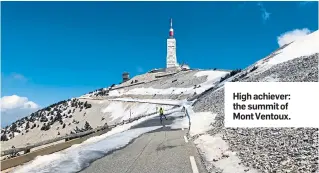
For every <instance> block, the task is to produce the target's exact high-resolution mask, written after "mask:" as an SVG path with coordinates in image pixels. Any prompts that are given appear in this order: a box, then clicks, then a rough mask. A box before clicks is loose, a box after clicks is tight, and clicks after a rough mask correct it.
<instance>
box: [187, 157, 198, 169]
mask: <svg viewBox="0 0 319 173" xmlns="http://www.w3.org/2000/svg"><path fill="white" fill-rule="evenodd" d="M189 159H190V160H191V165H192V170H193V173H198V168H197V165H196V162H195V158H194V156H189Z"/></svg>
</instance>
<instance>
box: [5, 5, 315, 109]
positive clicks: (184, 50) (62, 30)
mask: <svg viewBox="0 0 319 173" xmlns="http://www.w3.org/2000/svg"><path fill="white" fill-rule="evenodd" d="M1 13H2V18H1V20H2V23H1V29H2V33H1V34H2V35H1V36H2V56H1V61H2V62H1V63H2V70H1V72H2V73H1V77H2V86H1V89H2V93H1V95H2V96H11V95H18V96H20V97H26V98H27V99H28V100H29V101H32V102H35V103H36V104H38V105H40V106H41V107H44V106H48V105H49V104H52V103H54V102H57V101H60V100H64V99H68V98H70V97H77V96H80V95H82V94H85V93H87V92H89V91H92V90H95V89H97V88H101V87H107V86H109V85H111V84H113V83H119V82H120V81H121V74H122V72H123V71H128V72H129V73H130V74H131V76H134V75H136V74H140V73H144V72H146V71H148V70H151V69H153V68H160V67H165V62H166V61H165V58H166V39H167V37H168V30H169V18H170V17H172V18H173V27H174V31H175V38H176V41H177V59H178V62H179V63H182V62H186V63H188V64H189V65H190V66H191V67H193V68H202V69H206V68H215V67H216V68H223V69H235V68H244V67H246V66H248V65H249V64H251V63H253V62H255V61H257V60H258V59H261V58H263V57H265V56H266V55H268V54H269V53H271V52H272V51H273V50H275V49H277V48H278V47H279V45H278V40H277V37H278V36H280V35H281V34H283V33H285V32H288V31H292V30H295V29H303V28H307V29H308V30H310V31H314V30H317V29H318V2H309V3H305V2H303V3H300V2H1Z"/></svg>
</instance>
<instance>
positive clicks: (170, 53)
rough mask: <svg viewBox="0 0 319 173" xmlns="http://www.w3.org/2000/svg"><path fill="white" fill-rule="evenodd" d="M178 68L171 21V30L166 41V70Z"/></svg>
mask: <svg viewBox="0 0 319 173" xmlns="http://www.w3.org/2000/svg"><path fill="white" fill-rule="evenodd" d="M172 67H173V68H174V67H178V63H177V58H176V40H175V38H174V30H173V20H172V19H171V28H170V29H169V38H168V39H167V57H166V68H172Z"/></svg>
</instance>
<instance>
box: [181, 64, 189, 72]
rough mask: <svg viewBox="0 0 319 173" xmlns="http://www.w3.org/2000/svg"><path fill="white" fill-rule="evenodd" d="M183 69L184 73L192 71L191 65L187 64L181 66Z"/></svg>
mask: <svg viewBox="0 0 319 173" xmlns="http://www.w3.org/2000/svg"><path fill="white" fill-rule="evenodd" d="M181 69H182V70H183V71H187V70H189V69H190V67H189V65H187V64H182V65H181Z"/></svg>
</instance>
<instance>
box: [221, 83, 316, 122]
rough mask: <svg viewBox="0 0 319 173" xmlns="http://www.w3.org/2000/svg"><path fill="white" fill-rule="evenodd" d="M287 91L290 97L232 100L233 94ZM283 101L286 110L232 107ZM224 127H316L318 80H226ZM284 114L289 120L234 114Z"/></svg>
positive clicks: (281, 102) (280, 102)
mask: <svg viewBox="0 0 319 173" xmlns="http://www.w3.org/2000/svg"><path fill="white" fill-rule="evenodd" d="M239 92H240V93H242V94H246V93H249V94H251V95H252V98H253V95H254V94H263V93H266V94H268V93H270V94H290V100H279V99H278V100H253V99H252V100H247V101H241V100H236V99H233V93H239ZM274 102H276V103H279V104H285V103H286V102H288V110H234V108H233V104H234V103H239V104H245V105H246V107H247V105H248V104H273V103H274ZM224 106H225V127H319V83H318V82H227V83H225V105H224ZM259 112H260V113H262V114H269V113H274V114H288V115H289V118H290V120H257V119H256V117H255V118H254V120H249V119H248V120H238V119H233V116H234V113H240V114H251V113H259Z"/></svg>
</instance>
